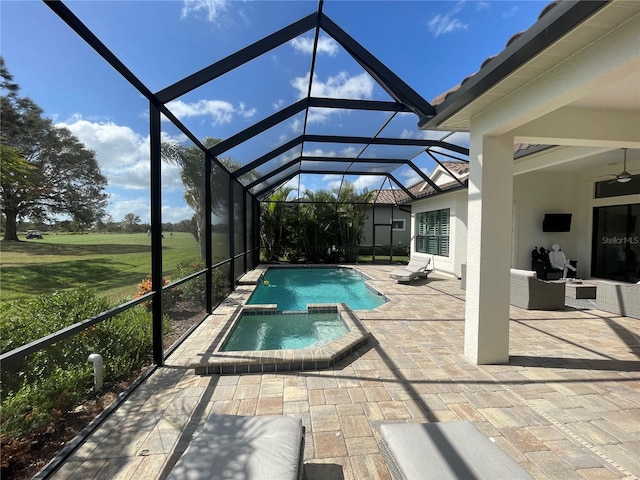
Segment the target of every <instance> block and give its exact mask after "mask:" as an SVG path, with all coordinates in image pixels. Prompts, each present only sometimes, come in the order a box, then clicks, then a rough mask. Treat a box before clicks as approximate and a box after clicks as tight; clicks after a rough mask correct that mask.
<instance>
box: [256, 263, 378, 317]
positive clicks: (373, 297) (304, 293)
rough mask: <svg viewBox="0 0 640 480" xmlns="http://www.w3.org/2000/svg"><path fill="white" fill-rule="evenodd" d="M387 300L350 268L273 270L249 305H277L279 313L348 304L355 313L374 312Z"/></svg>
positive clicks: (267, 274) (263, 280)
mask: <svg viewBox="0 0 640 480" xmlns="http://www.w3.org/2000/svg"><path fill="white" fill-rule="evenodd" d="M385 302H386V298H385V297H384V296H383V295H381V294H380V293H378V292H376V291H375V290H373V289H372V288H369V287H368V286H367V284H366V283H365V282H364V276H363V275H362V274H361V273H360V272H358V271H356V270H354V269H351V268H344V267H335V268H333V267H332V268H318V267H312V268H277V267H276V268H274V267H270V268H269V269H268V270H267V272H266V273H265V275H264V276H263V277H262V279H261V281H260V282H259V284H258V286H257V288H256V290H255V291H254V292H253V295H251V298H249V301H248V302H247V303H248V304H249V305H258V304H276V305H277V310H279V311H305V310H306V309H307V305H308V304H315V303H346V304H347V305H349V307H350V308H351V309H353V310H372V309H374V308H376V307H379V306H380V305H382V304H383V303H385Z"/></svg>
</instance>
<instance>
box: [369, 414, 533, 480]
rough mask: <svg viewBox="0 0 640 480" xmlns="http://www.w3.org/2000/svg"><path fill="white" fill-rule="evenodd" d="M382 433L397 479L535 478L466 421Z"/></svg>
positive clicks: (399, 426)
mask: <svg viewBox="0 0 640 480" xmlns="http://www.w3.org/2000/svg"><path fill="white" fill-rule="evenodd" d="M380 433H381V441H380V453H381V454H382V456H383V457H384V459H385V462H386V463H387V466H388V468H389V473H391V477H392V478H393V479H394V480H428V479H437V480H446V479H460V478H473V479H487V480H494V479H498V478H499V479H531V478H532V477H531V476H530V475H529V474H528V473H527V471H526V470H524V469H523V468H522V467H521V466H520V465H519V464H518V463H517V462H516V461H515V460H513V459H512V458H511V457H510V456H509V455H507V454H506V453H505V452H504V451H503V450H502V449H501V448H500V447H498V446H497V445H496V444H495V443H493V442H492V441H491V440H490V439H489V438H487V437H485V436H484V435H483V434H482V433H481V432H480V431H479V430H478V429H477V428H476V427H475V426H474V425H473V424H472V423H471V422H469V421H467V420H463V421H458V422H439V423H394V424H383V425H381V426H380Z"/></svg>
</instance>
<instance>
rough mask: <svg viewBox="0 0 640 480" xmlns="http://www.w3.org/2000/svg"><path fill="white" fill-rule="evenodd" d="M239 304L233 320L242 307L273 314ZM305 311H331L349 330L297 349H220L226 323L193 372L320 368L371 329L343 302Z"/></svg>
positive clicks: (360, 342)
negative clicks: (203, 359) (206, 354)
mask: <svg viewBox="0 0 640 480" xmlns="http://www.w3.org/2000/svg"><path fill="white" fill-rule="evenodd" d="M247 307H256V305H251V306H245V307H242V308H239V309H238V311H237V312H236V314H235V317H236V318H235V319H234V322H233V323H234V324H235V322H237V321H238V319H239V318H240V315H241V314H242V312H243V311H252V312H255V311H258V312H260V313H259V314H264V315H269V314H276V313H279V312H276V311H275V309H270V307H272V306H269V305H259V307H262V308H258V309H254V308H250V309H249V308H247ZM307 309H308V311H309V313H334V312H338V313H339V314H340V317H341V318H342V320H343V321H344V322H345V324H346V325H347V327H348V328H349V332H348V333H346V334H345V335H343V336H342V337H340V338H337V339H335V340H332V341H331V342H329V343H327V344H326V345H322V346H320V347H310V348H302V349H297V350H257V351H247V352H223V351H220V348H221V346H222V345H224V343H225V342H226V339H227V336H228V335H229V334H230V332H231V330H232V329H233V327H230V328H229V330H228V332H226V334H225V336H224V338H223V339H222V341H221V342H220V344H219V345H218V346H216V348H215V350H214V352H213V355H212V356H211V357H209V359H208V360H207V361H206V362H203V363H200V364H196V365H192V367H194V368H195V373H196V374H197V375H236V374H240V373H269V372H292V371H305V370H324V369H327V368H331V367H333V366H334V365H335V364H336V363H338V362H340V361H341V360H343V359H344V358H346V357H348V356H349V355H351V354H352V353H354V352H355V351H356V350H358V349H359V348H360V347H362V346H363V345H365V344H366V343H367V341H368V340H369V338H370V337H371V333H370V332H369V330H367V329H366V328H365V327H364V325H363V324H362V323H361V322H360V320H359V319H358V318H357V316H356V315H355V314H354V313H353V311H352V310H351V309H350V308H349V307H348V306H347V305H346V304H344V303H340V304H310V305H309V306H308V307H307Z"/></svg>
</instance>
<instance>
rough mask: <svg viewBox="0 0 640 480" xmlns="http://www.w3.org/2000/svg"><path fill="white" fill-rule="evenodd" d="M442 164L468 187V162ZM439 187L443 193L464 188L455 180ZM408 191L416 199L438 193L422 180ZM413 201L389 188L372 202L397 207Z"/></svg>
mask: <svg viewBox="0 0 640 480" xmlns="http://www.w3.org/2000/svg"><path fill="white" fill-rule="evenodd" d="M440 163H441V164H442V165H443V166H444V167H445V168H447V170H449V171H450V172H452V173H456V174H458V176H459V178H460V181H462V182H463V183H464V184H465V186H466V182H467V177H468V176H469V164H468V163H467V162H454V161H443V162H440ZM431 173H433V172H431ZM439 187H440V188H441V189H442V190H443V191H447V190H453V189H455V188H462V187H461V185H460V183H458V182H457V181H455V180H454V181H451V182H448V183H445V184H443V185H439ZM407 190H409V191H410V192H411V193H412V194H413V195H414V196H415V197H416V199H418V198H424V197H428V196H429V195H434V194H436V193H438V192H437V191H436V190H435V189H434V188H433V187H432V186H431V185H429V184H428V183H427V182H426V181H424V180H420V181H419V182H417V183H414V184H413V185H411V186H409V187H408V188H407ZM412 201H413V199H412V198H411V197H409V195H407V194H406V193H405V192H404V191H402V190H400V189H389V188H387V189H382V190H379V191H378V195H376V196H375V197H374V198H373V200H372V201H371V202H372V203H376V204H378V205H396V204H406V203H410V202H412Z"/></svg>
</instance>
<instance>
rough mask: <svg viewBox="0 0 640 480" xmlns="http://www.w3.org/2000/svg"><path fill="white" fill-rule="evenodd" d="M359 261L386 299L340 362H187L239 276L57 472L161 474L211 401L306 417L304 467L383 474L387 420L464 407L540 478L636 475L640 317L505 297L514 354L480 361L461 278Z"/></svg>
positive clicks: (328, 475)
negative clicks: (238, 366)
mask: <svg viewBox="0 0 640 480" xmlns="http://www.w3.org/2000/svg"><path fill="white" fill-rule="evenodd" d="M356 268H358V269H359V270H361V271H362V272H363V273H365V274H366V275H367V276H369V277H370V278H371V279H372V280H371V281H370V284H371V285H372V286H373V287H374V288H376V289H377V290H378V291H380V292H381V293H383V294H385V295H386V296H387V297H388V298H389V299H390V301H389V302H388V303H386V304H385V305H383V306H381V307H379V308H377V309H376V310H373V311H358V312H357V313H358V316H359V317H360V318H361V319H362V320H363V323H364V324H365V326H366V327H367V328H368V329H369V330H370V331H371V333H372V334H373V337H374V339H373V340H371V341H369V343H368V344H367V345H365V346H364V347H362V348H361V349H360V350H359V351H358V352H356V353H355V354H352V355H351V356H350V357H348V358H347V359H346V360H344V361H342V362H340V363H339V364H338V366H337V367H334V368H332V369H330V370H326V371H311V372H290V373H268V374H266V373H265V374H244V375H224V376H219V375H209V376H199V375H195V373H194V370H193V369H192V368H187V365H189V364H190V363H192V362H194V361H195V360H196V359H198V358H200V357H201V356H202V355H204V354H205V352H206V351H207V349H211V347H212V345H211V344H212V342H213V341H214V339H216V338H219V336H218V333H219V332H220V330H221V328H222V327H223V326H225V325H226V324H227V321H228V319H229V317H230V315H231V313H232V312H233V311H234V310H235V305H237V304H242V302H244V300H245V299H246V298H247V297H248V295H249V294H250V292H251V287H250V286H246V285H241V286H239V287H238V289H237V290H236V292H234V294H232V296H231V297H230V298H229V299H228V300H227V301H226V302H225V304H224V305H222V306H220V307H219V308H218V309H217V310H216V311H215V312H214V314H213V315H211V316H210V317H209V318H208V319H207V320H206V321H205V322H204V323H203V324H202V325H201V326H200V327H199V328H198V329H197V331H196V332H194V333H193V334H192V335H191V336H190V338H189V339H187V341H185V342H184V343H183V344H182V346H181V347H180V348H179V349H178V350H177V351H176V352H175V353H174V354H173V355H172V356H171V357H170V358H169V359H168V361H167V362H166V365H165V366H164V367H162V368H160V369H158V371H157V372H155V373H154V374H153V375H152V376H151V377H150V378H149V379H148V380H147V381H146V382H144V383H143V384H142V385H141V386H140V387H139V388H137V389H136V390H135V391H134V392H133V393H132V394H131V395H130V396H129V398H128V399H127V400H126V401H125V402H124V403H123V404H122V405H121V406H120V407H119V408H118V409H117V410H116V411H115V412H114V413H113V414H112V415H111V416H110V417H109V418H108V419H107V420H105V421H104V422H103V424H102V425H101V426H100V427H99V428H98V429H97V430H96V431H95V432H94V433H93V434H92V435H91V436H90V437H89V438H88V439H87V441H86V442H85V443H84V444H83V445H81V446H80V447H79V448H78V449H77V450H76V452H75V453H74V454H73V455H72V456H71V457H70V458H69V459H68V460H67V461H66V462H65V463H64V465H63V466H62V467H61V469H59V470H58V471H57V472H56V473H55V474H54V478H56V479H63V478H82V479H92V478H100V479H109V480H111V479H116V478H119V479H129V478H131V479H155V478H164V477H165V476H166V475H167V472H168V471H169V470H170V469H171V467H172V466H173V465H174V464H175V462H176V461H177V459H178V458H179V456H180V454H181V453H182V452H183V451H184V450H185V448H186V447H187V445H188V444H189V441H190V439H191V436H192V434H193V433H194V432H195V431H197V429H198V426H199V425H201V424H202V422H203V421H204V420H205V419H206V418H207V417H208V416H209V415H211V414H212V413H228V414H238V415H292V416H296V417H300V418H302V420H303V423H304V425H305V426H306V446H305V473H306V478H307V479H308V480H319V479H322V480H333V479H354V480H363V479H375V480H385V479H388V478H390V477H389V473H388V471H387V468H386V465H385V463H384V461H383V459H382V457H381V455H380V454H379V451H378V445H379V428H380V425H381V424H382V423H391V422H446V421H453V420H463V419H464V420H469V421H471V422H473V423H474V425H475V426H476V427H477V428H478V429H479V430H480V431H481V432H483V433H484V434H485V435H486V436H488V437H490V438H492V439H494V440H495V442H496V443H497V444H498V445H499V446H500V447H501V448H502V449H503V450H505V451H506V452H507V453H508V454H509V455H510V456H511V457H513V458H514V459H515V460H516V461H517V462H519V463H520V464H521V465H522V466H523V467H524V468H525V469H526V470H527V471H528V472H529V473H530V474H531V475H532V476H533V477H535V478H540V479H546V478H549V479H563V480H567V479H589V480H591V479H593V480H595V479H598V480H600V479H602V480H604V479H621V478H624V479H632V478H638V477H640V358H639V357H640V320H637V319H631V318H626V317H617V316H613V315H611V314H607V313H605V312H601V311H597V310H577V309H569V308H568V309H566V310H565V311H559V312H543V311H525V310H521V309H518V308H516V307H511V318H512V322H511V332H510V337H511V344H510V345H511V346H510V353H511V360H510V363H509V364H508V365H491V366H476V365H473V364H471V363H469V362H468V361H467V359H466V358H465V357H464V356H463V332H464V298H465V292H464V291H463V290H461V289H460V288H459V283H460V282H459V281H458V280H452V279H448V278H443V277H439V276H438V275H435V274H432V275H430V276H429V279H428V280H426V281H418V282H415V283H414V284H413V285H400V284H397V283H395V282H393V281H390V279H389V277H388V274H389V272H390V271H391V270H392V269H393V268H394V267H391V266H356ZM258 274H259V272H258V271H255V272H252V273H250V274H249V277H250V278H254V279H255V278H256V277H257V275H258Z"/></svg>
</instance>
